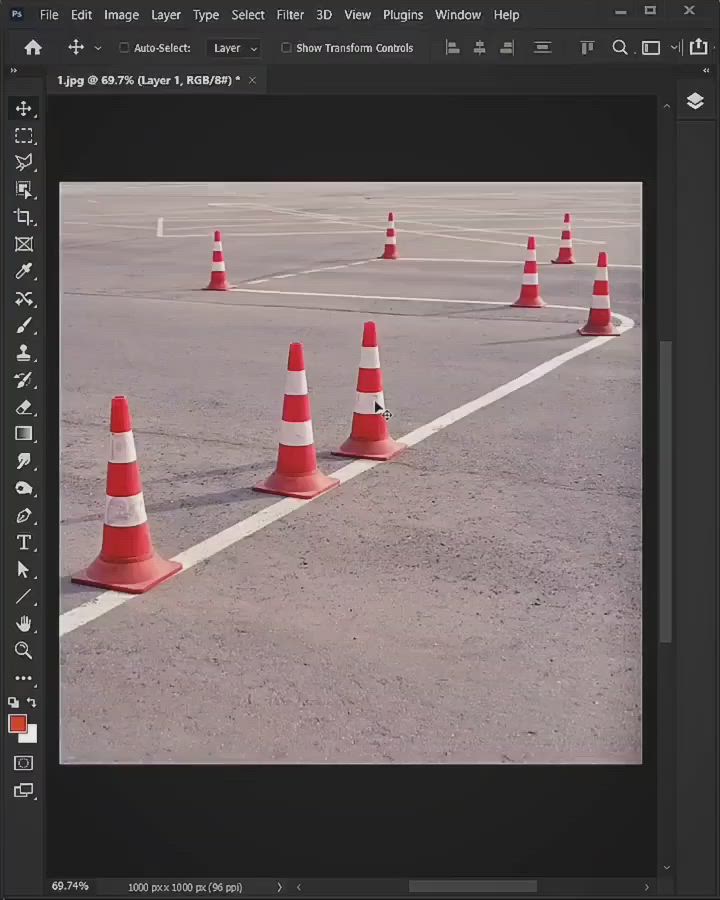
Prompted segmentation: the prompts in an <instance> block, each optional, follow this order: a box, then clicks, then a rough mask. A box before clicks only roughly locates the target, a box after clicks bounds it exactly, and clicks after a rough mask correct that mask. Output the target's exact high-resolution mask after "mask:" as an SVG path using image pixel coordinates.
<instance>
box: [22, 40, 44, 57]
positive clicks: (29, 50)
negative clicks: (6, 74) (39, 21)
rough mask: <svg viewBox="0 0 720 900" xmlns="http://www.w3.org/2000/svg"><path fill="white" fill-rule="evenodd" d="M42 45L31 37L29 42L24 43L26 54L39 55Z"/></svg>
mask: <svg viewBox="0 0 720 900" xmlns="http://www.w3.org/2000/svg"><path fill="white" fill-rule="evenodd" d="M41 50H42V46H41V45H40V44H38V42H37V41H36V40H35V38H33V39H32V40H31V41H30V42H29V43H27V44H25V55H26V56H40V51H41Z"/></svg>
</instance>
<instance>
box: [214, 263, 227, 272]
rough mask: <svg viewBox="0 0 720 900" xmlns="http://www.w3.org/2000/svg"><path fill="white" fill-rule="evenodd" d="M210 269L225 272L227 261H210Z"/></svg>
mask: <svg viewBox="0 0 720 900" xmlns="http://www.w3.org/2000/svg"><path fill="white" fill-rule="evenodd" d="M210 271H211V272H224V271H225V263H224V262H214V263H210Z"/></svg>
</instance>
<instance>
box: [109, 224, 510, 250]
mask: <svg viewBox="0 0 720 900" xmlns="http://www.w3.org/2000/svg"><path fill="white" fill-rule="evenodd" d="M114 227H116V228H134V227H138V228H140V227H142V226H140V225H138V226H134V225H133V226H131V225H124V226H122V225H116V226H114ZM209 233H210V232H209V231H201V232H193V233H192V234H177V233H175V234H166V235H165V237H166V238H199V237H207V236H208V234H209ZM378 233H381V231H380V232H379V231H378V229H377V228H364V229H362V230H357V229H355V230H353V231H338V230H337V229H333V231H252V232H246V231H240V232H234V233H230V232H227V231H223V239H224V238H229V237H242V238H246V239H248V238H266V237H305V236H306V235H307V236H308V237H319V236H324V237H327V236H328V235H333V234H378ZM493 243H502V242H500V241H495V242H493ZM512 246H513V247H519V246H520V244H513V245H512Z"/></svg>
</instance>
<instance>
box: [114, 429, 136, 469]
mask: <svg viewBox="0 0 720 900" xmlns="http://www.w3.org/2000/svg"><path fill="white" fill-rule="evenodd" d="M109 461H110V462H111V463H132V462H137V454H136V453H135V438H134V437H133V433H132V431H125V432H122V433H121V434H111V435H110V457H109Z"/></svg>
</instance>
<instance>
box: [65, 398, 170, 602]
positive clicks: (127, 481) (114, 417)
mask: <svg viewBox="0 0 720 900" xmlns="http://www.w3.org/2000/svg"><path fill="white" fill-rule="evenodd" d="M110 432H111V442H110V459H109V461H108V467H107V488H106V494H107V496H106V501H105V524H104V526H103V541H102V549H101V550H100V555H99V556H98V557H97V559H96V560H95V561H94V562H93V563H91V564H90V565H89V566H88V567H87V568H86V569H84V570H83V571H82V572H79V573H78V574H77V575H73V577H72V579H71V580H72V581H74V582H75V583H76V584H89V585H91V586H92V587H100V588H106V589H108V590H113V591H122V592H124V593H127V594H144V593H145V591H149V590H150V588H152V587H155V585H157V584H160V583H161V582H163V581H166V580H167V579H168V578H170V577H172V576H173V575H175V574H176V573H177V572H179V571H180V570H181V569H182V563H179V562H173V561H172V560H166V559H163V558H162V557H160V556H158V555H157V553H156V552H155V550H154V548H153V543H152V539H151V537H150V526H149V525H148V522H147V515H146V513H145V501H144V499H143V491H142V483H141V480H140V468H139V466H138V463H137V457H136V455H135V439H134V437H133V433H132V419H131V417H130V407H129V405H128V401H127V398H126V397H113V399H112V404H111V407H110Z"/></svg>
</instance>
